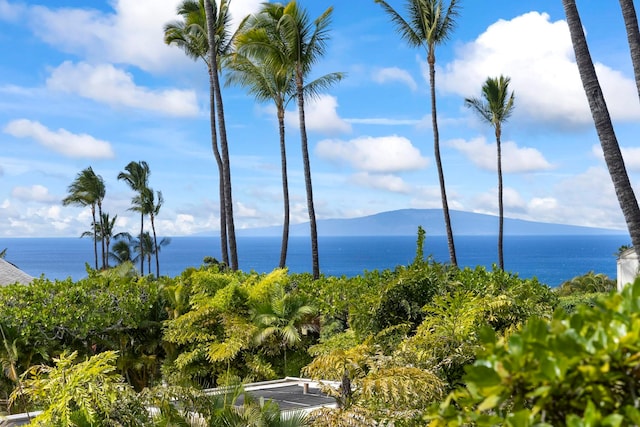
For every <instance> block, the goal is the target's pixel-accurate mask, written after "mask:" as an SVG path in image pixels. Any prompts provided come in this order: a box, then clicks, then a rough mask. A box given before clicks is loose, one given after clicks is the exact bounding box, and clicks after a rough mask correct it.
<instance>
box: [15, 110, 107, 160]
mask: <svg viewBox="0 0 640 427" xmlns="http://www.w3.org/2000/svg"><path fill="white" fill-rule="evenodd" d="M4 132H5V133H7V134H9V135H12V136H14V137H16V138H31V139H34V140H35V141H36V142H38V143H39V144H40V145H42V146H44V147H47V148H49V149H51V150H53V151H56V152H58V153H60V154H63V155H65V156H67V157H74V158H88V159H104V158H112V157H114V153H113V149H112V148H111V144H109V143H108V142H107V141H102V140H99V139H95V138H94V137H92V136H90V135H87V134H84V133H83V134H73V133H71V132H69V131H68V130H66V129H58V130H57V131H52V130H49V129H48V128H46V127H45V126H43V125H42V124H40V123H39V122H35V121H31V120H27V119H20V120H14V121H11V122H9V124H7V125H6V126H5V128H4Z"/></svg>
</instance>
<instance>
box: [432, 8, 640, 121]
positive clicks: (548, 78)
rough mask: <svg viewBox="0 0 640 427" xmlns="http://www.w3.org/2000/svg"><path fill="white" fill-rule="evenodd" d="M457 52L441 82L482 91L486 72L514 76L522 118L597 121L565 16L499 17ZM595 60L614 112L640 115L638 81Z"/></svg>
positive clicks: (461, 90)
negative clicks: (591, 112)
mask: <svg viewBox="0 0 640 427" xmlns="http://www.w3.org/2000/svg"><path fill="white" fill-rule="evenodd" d="M457 56H458V59H456V60H454V61H453V62H451V63H449V64H447V66H446V69H445V70H443V71H442V72H441V73H440V74H439V78H438V85H439V86H438V87H439V88H441V89H443V90H447V91H450V92H453V93H456V94H460V95H462V96H465V97H470V96H477V94H478V93H479V91H480V88H481V86H482V83H483V82H484V81H485V80H486V78H487V76H498V75H500V74H503V75H507V76H509V77H511V85H510V87H511V88H512V89H513V90H514V92H515V95H516V109H515V113H514V115H515V116H517V117H518V118H521V119H525V120H532V121H535V122H547V123H549V124H551V125H554V126H558V127H568V126H576V125H585V124H591V123H592V122H591V115H590V112H589V108H588V104H587V100H586V96H585V94H584V90H583V88H582V83H581V82H580V77H579V74H578V69H577V66H576V64H575V60H574V53H573V47H572V45H571V40H570V36H569V30H568V27H567V24H566V22H565V21H556V22H550V20H549V15H547V14H545V13H538V12H530V13H527V14H524V15H521V16H518V17H516V18H514V19H512V20H510V21H506V20H499V21H498V22H496V23H494V24H493V25H491V26H489V28H487V30H486V31H485V32H484V33H483V34H481V35H480V36H479V37H478V38H477V39H476V40H475V41H473V42H471V43H468V44H467V45H465V46H464V47H463V48H462V49H460V50H459V51H458V53H457ZM595 66H596V70H597V72H598V76H599V80H600V84H601V85H602V87H603V91H604V94H605V97H606V99H607V101H608V107H609V110H610V112H611V115H612V117H613V118H614V119H621V120H630V119H638V118H640V105H638V99H637V93H636V90H635V84H634V82H633V81H632V80H630V79H627V78H625V77H624V76H623V75H622V74H621V73H619V72H618V71H615V70H612V69H610V68H608V67H607V66H605V65H603V64H598V63H596V64H595ZM550 94H553V96H550Z"/></svg>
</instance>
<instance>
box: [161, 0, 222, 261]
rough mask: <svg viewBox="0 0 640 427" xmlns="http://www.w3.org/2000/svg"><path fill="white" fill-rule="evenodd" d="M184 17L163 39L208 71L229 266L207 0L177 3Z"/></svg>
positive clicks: (168, 27)
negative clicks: (205, 2) (206, 9)
mask: <svg viewBox="0 0 640 427" xmlns="http://www.w3.org/2000/svg"><path fill="white" fill-rule="evenodd" d="M178 15H180V16H181V17H182V20H177V21H173V22H170V23H168V24H166V25H165V27H164V42H165V43H166V44H168V45H174V46H178V47H179V48H180V49H182V50H183V51H184V52H185V54H186V55H187V56H188V57H190V58H192V59H193V60H202V61H203V62H204V63H205V64H206V65H207V72H208V74H209V114H210V126H211V147H212V149H213V155H214V157H215V159H216V164H217V166H218V187H219V188H218V196H219V199H220V252H221V255H222V261H223V262H224V263H225V264H226V265H229V247H228V242H227V213H226V208H225V173H224V164H223V162H222V156H221V154H220V149H219V147H218V135H217V125H216V106H215V96H214V81H213V75H214V72H213V68H212V67H211V64H210V63H209V41H208V38H207V18H206V13H205V8H204V0H184V1H183V2H182V3H181V4H180V5H179V6H178Z"/></svg>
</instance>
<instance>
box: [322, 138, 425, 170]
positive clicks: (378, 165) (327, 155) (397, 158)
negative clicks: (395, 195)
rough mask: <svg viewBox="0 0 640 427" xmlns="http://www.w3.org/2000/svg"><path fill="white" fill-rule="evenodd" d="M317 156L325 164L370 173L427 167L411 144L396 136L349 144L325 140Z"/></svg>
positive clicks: (360, 140)
mask: <svg viewBox="0 0 640 427" xmlns="http://www.w3.org/2000/svg"><path fill="white" fill-rule="evenodd" d="M315 152H316V154H317V155H318V156H319V157H321V158H323V159H325V160H330V161H337V162H342V163H348V164H350V165H351V166H352V167H353V168H355V169H357V170H361V171H369V172H401V171H409V170H418V169H423V168H425V167H426V166H427V164H428V160H427V159H426V158H425V157H422V155H421V154H420V150H418V149H417V148H416V147H414V146H413V145H412V144H411V141H409V140H408V139H407V138H404V137H401V136H397V135H392V136H385V137H377V138H374V137H370V136H364V137H360V138H356V139H352V140H350V141H341V140H332V139H325V140H323V141H320V142H319V143H318V145H317V146H316V151H315Z"/></svg>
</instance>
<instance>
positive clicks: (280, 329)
mask: <svg viewBox="0 0 640 427" xmlns="http://www.w3.org/2000/svg"><path fill="white" fill-rule="evenodd" d="M423 243H424V242H423V241H420V240H419V241H418V250H417V253H416V258H415V260H414V261H413V262H412V263H411V264H409V265H407V266H398V267H397V268H395V269H394V270H384V271H369V272H364V273H363V274H362V275H360V276H356V277H321V278H320V279H319V280H313V277H312V275H310V274H289V273H288V272H287V271H286V270H284V269H276V270H274V271H273V272H271V273H268V274H258V273H255V272H252V273H243V272H239V271H237V272H231V271H226V270H223V269H221V266H219V265H217V264H205V265H203V266H202V267H200V268H198V269H195V268H189V269H187V270H185V271H184V272H183V273H182V274H181V275H180V276H177V277H175V278H166V277H164V278H160V279H156V278H153V277H152V276H149V277H144V278H140V277H138V276H136V274H135V270H133V269H132V268H131V266H129V268H127V267H126V266H124V267H118V268H115V269H112V270H108V271H104V272H95V271H93V270H90V269H89V270H88V273H89V275H88V277H87V278H86V279H83V280H80V281H78V282H73V281H71V280H65V281H54V282H52V281H49V280H46V279H43V278H42V279H38V280H36V281H34V282H33V283H32V284H31V285H28V286H24V285H12V286H8V287H4V288H0V305H2V306H3V307H4V308H5V309H4V310H3V311H2V312H0V330H1V331H2V340H3V346H2V347H1V348H0V357H1V358H2V364H3V368H4V372H5V376H4V377H3V379H2V385H1V387H2V388H1V390H2V393H3V394H4V397H5V398H7V399H8V398H9V396H10V395H11V394H12V392H13V397H12V404H13V406H12V407H11V408H10V410H11V411H12V412H19V411H21V410H24V409H27V408H29V409H31V410H33V409H36V408H41V409H44V410H45V414H48V415H47V416H50V417H53V418H51V419H52V420H53V419H54V418H55V417H58V416H61V415H60V414H63V415H64V416H73V417H76V418H77V417H79V418H78V419H83V420H85V421H86V420H93V419H98V418H101V417H102V418H104V417H110V419H111V418H113V419H115V418H114V417H116V416H118V417H128V416H132V417H135V416H136V415H135V414H137V413H138V412H137V411H138V409H139V405H140V404H144V405H147V406H148V405H154V406H159V407H165V409H166V411H165V414H164V415H163V416H166V417H171V416H175V417H178V418H179V417H180V416H181V415H180V414H173V415H172V412H171V407H172V406H171V405H168V406H163V405H166V402H168V401H169V400H168V399H169V398H168V397H166V396H167V393H169V394H172V393H173V394H175V395H176V396H178V398H179V399H181V400H184V401H185V404H187V402H191V403H189V405H192V406H193V410H194V411H196V412H198V413H204V412H203V411H205V409H202V406H201V405H203V404H202V399H205V398H204V397H203V396H201V395H198V392H197V390H201V389H202V388H203V387H213V386H221V385H233V384H239V383H242V382H251V381H259V380H266V379H274V378H280V377H283V376H287V375H289V376H308V377H310V378H313V379H317V380H321V381H325V382H326V381H331V384H333V385H332V386H331V387H328V386H327V389H326V391H327V392H328V393H330V394H332V395H333V396H334V397H335V398H336V400H337V402H338V404H339V409H333V410H328V409H325V410H323V411H321V412H320V413H318V414H315V415H313V416H312V417H311V418H309V419H307V420H306V421H305V422H309V423H312V424H313V425H315V426H328V425H332V426H333V425H376V424H377V425H389V424H391V423H393V424H394V425H422V424H424V422H425V417H427V418H429V417H431V419H432V422H434V423H436V424H438V423H452V424H453V425H456V423H466V422H479V420H483V419H485V418H486V417H488V416H489V415H487V414H490V419H491V420H492V421H491V422H494V421H496V420H497V418H495V417H500V416H503V417H504V419H505V420H511V417H513V416H515V415H513V414H515V412H514V413H513V414H512V413H511V412H509V411H510V410H511V409H512V408H519V409H518V411H520V410H527V411H529V412H527V414H528V415H527V417H529V418H527V419H531V420H538V421H544V422H549V420H555V421H557V420H560V419H562V420H565V419H568V418H567V417H568V416H569V415H570V414H573V415H575V416H580V417H582V416H583V415H584V414H585V413H587V412H588V411H591V412H589V413H590V414H591V413H594V412H593V411H596V412H595V413H598V414H602V416H603V417H605V416H608V414H609V413H612V411H613V412H615V413H616V414H619V415H621V416H623V417H629V416H630V415H629V413H630V409H624V410H623V409H622V408H623V407H624V406H625V405H630V404H631V403H630V400H629V399H632V398H630V397H629V396H630V395H629V394H628V387H629V383H628V381H630V380H631V379H626V380H625V379H624V378H623V376H622V374H621V372H623V371H622V369H623V368H624V369H627V371H624V372H626V374H628V375H631V374H633V372H635V371H633V369H635V365H634V364H633V363H635V362H633V360H635V359H633V354H635V353H633V348H631V347H632V346H631V344H629V346H631V347H629V346H628V348H624V349H623V348H619V347H617V346H619V345H621V343H622V342H624V341H625V340H626V339H627V337H626V335H625V336H624V337H623V336H622V335H620V334H623V333H624V334H628V333H632V334H633V333H635V332H633V330H634V329H633V328H635V326H634V322H637V321H636V320H635V317H636V315H635V314H634V313H633V309H634V307H635V306H634V305H633V304H638V303H639V302H638V301H636V302H635V303H633V302H629V301H633V298H637V294H640V285H638V288H637V289H635V288H634V289H635V290H633V291H631V290H629V291H626V292H627V293H625V294H624V295H623V296H620V295H617V294H613V295H612V296H611V297H609V299H608V300H605V301H601V297H602V295H605V294H603V293H587V292H588V291H592V290H593V289H592V287H591V286H586V287H579V286H573V287H572V288H568V287H565V288H559V289H556V290H553V289H550V288H549V287H548V286H546V285H543V284H541V283H539V282H538V281H537V280H535V279H521V278H519V277H518V276H517V275H514V274H511V273H508V272H504V271H502V270H499V269H497V268H494V269H492V270H487V269H486V268H483V267H477V268H475V269H470V268H466V269H458V268H455V267H452V266H450V265H447V264H440V263H437V262H434V261H433V260H432V259H431V258H430V257H426V258H424V257H423V255H422V251H423V248H422V246H421V245H422V244H423ZM585 277H587V279H588V278H589V277H590V273H587V274H586V275H585ZM573 281H574V282H575V283H579V282H581V280H580V279H579V278H576V279H574V280H573ZM585 281H586V282H589V281H588V280H585ZM589 283H591V282H589ZM585 301H586V302H588V303H589V304H590V305H589V304H587V305H584V304H583V302H585ZM589 307H591V308H589ZM554 311H555V314H554ZM567 311H570V312H573V314H571V315H569V314H565V313H566V312H567ZM638 323H639V324H640V322H638ZM611 328H613V330H612V329H611ZM587 332H588V333H589V334H591V335H590V336H589V337H587V338H584V337H582V335H581V334H584V333H587ZM614 333H617V334H618V335H617V336H614V335H612V334H614ZM558 334H560V335H558ZM581 337H582V338H581ZM612 339H613V341H612ZM629 339H631V338H629ZM572 340H573V341H572ZM616 340H617V344H614V341H616ZM574 341H575V342H574ZM633 345H635V344H633ZM580 346H582V347H580ZM612 351H613V353H612ZM587 353H588V354H587ZM587 356H588V357H587ZM565 359H567V360H565ZM542 361H549V362H544V363H542ZM580 361H582V362H580ZM584 361H588V363H587V364H585V362H584ZM605 361H608V362H606V363H605ZM549 363H551V364H552V366H551V367H549V366H547V365H548V364H549ZM553 363H557V364H559V365H558V366H555V365H553ZM607 363H608V364H607ZM576 364H577V365H576ZM614 364H617V365H615V366H614ZM592 365H593V366H595V368H593V369H592V368H590V367H589V366H592ZM61 366H62V367H63V368H64V370H63V371H61V370H60V369H61ZM605 368H606V369H605ZM549 369H551V370H552V371H553V372H556V373H557V378H555V379H554V380H553V381H556V382H549V381H551V380H549V379H548V378H547V377H545V375H551V374H550V372H551V371H548V370H549ZM616 369H617V370H618V371H616ZM629 369H631V371H629ZM488 370H494V371H495V372H496V373H495V374H490V375H489V374H487V372H489V371H488ZM505 370H508V371H505ZM76 371H77V372H78V375H80V376H79V377H78V378H81V380H82V381H88V382H89V383H91V382H93V383H94V385H93V387H96V390H102V393H103V394H102V395H100V396H101V397H100V399H94V400H92V396H90V395H89V396H85V395H84V394H82V393H80V394H77V393H76V394H74V392H72V391H68V392H65V394H64V395H65V396H66V398H68V399H71V400H67V401H64V400H60V399H55V400H50V401H48V400H46V399H44V398H43V397H45V396H46V394H42V390H43V388H45V387H47V388H49V389H51V387H54V386H55V387H61V386H62V385H60V384H59V383H56V382H55V378H56V375H59V374H60V373H61V372H64V375H66V376H67V377H69V375H71V374H72V372H76ZM538 371H539V372H538ZM574 371H575V372H578V373H575V374H574V373H573V372H574ZM632 371H633V372H632ZM505 372H506V373H505ZM74 375H75V374H74ZM92 375H94V376H92ZM487 375H488V376H487ZM554 375H556V374H554ZM634 375H635V374H634ZM529 376H531V378H529ZM69 378H70V377H69ZM107 379H109V381H107ZM498 379H500V382H499V383H498V382H496V381H498ZM516 379H517V381H516ZM78 381H80V380H78ZM483 381H484V382H483ZM491 381H494V382H491ZM505 381H506V383H504V384H503V382H505ZM513 381H515V382H513ZM616 381H621V382H619V387H618V386H615V387H610V389H607V390H604V388H603V387H605V386H604V385H605V384H606V385H607V387H608V385H610V384H614V385H615V384H618V382H616ZM625 381H627V382H625ZM583 382H584V384H582V383H583ZM592 383H593V384H592ZM596 383H598V384H600V385H599V386H597V387H596V385H595V384H596ZM56 384H57V385H56ZM72 384H73V383H66V386H67V387H72ZM76 384H79V383H78V382H76ZM110 384H113V385H110ZM327 384H328V383H327ZM83 387H85V386H83ZM109 387H111V388H109ZM167 387H168V388H167ZM581 387H586V388H584V390H582V388H581ZM598 387H600V388H602V390H600V389H598ZM85 388H86V387H85ZM109 390H111V391H109ZM113 390H120V391H118V394H120V395H121V396H122V398H121V399H118V400H117V401H114V400H109V399H110V398H109V395H110V394H111V395H112V394H114V393H115V392H114V391H113ZM572 390H573V391H572ZM576 390H582V391H576ZM487 393H492V394H490V395H489V394H487ZM571 393H574V394H575V393H578V395H577V396H574V395H573V394H571ZM588 393H598V394H597V396H598V398H602V399H604V401H606V402H609V403H606V405H605V403H601V404H600V406H597V405H596V407H595V409H593V408H591V406H590V405H591V404H590V403H589V399H591V398H590V397H589V396H588ZM447 396H448V397H447ZM569 396H571V399H569ZM594 396H595V395H594ZM542 397H544V399H546V400H544V402H543V400H537V399H542ZM105 399H106V400H105ZM154 399H155V400H154ZM199 399H200V400H199ZM563 399H564V400H563ZM205 400H206V399H205ZM249 400H250V399H249ZM592 400H593V401H594V402H595V401H596V400H597V399H595V398H594V399H592ZM78 401H80V403H81V404H78V403H77V402H78ZM233 401H234V400H233V399H230V400H228V401H226V403H225V404H223V405H222V407H225V405H226V406H227V407H228V406H229V402H233ZM441 401H443V402H444V403H442V405H441V406H439V409H435V410H434V409H431V412H429V411H430V409H429V408H432V407H433V405H434V404H437V403H438V402H441ZM573 401H575V402H576V404H575V405H573V406H571V407H572V408H574V410H572V411H573V412H571V411H569V410H568V409H567V408H566V407H565V406H564V405H565V403H563V402H566V405H569V402H573ZM65 402H66V403H65ZM163 402H164V403H163ZM540 402H543V403H540ZM543 404H544V405H546V406H544V409H540V410H538V409H536V408H537V406H535V405H543ZM82 405H84V406H85V407H86V408H84V409H83V406H82ZM114 405H115V406H114ZM136 405H138V406H136ZM256 405H257V406H254V407H253V408H254V409H255V411H257V412H256V413H257V414H262V415H260V416H267V415H265V413H266V412H268V411H271V412H273V411H275V409H273V407H272V408H271V409H269V408H268V407H266V408H265V407H263V406H261V405H260V404H259V403H256ZM487 405H489V406H487ZM491 405H493V406H491ZM576 405H577V406H576ZM602 405H605V406H602ZM607 405H608V406H607ZM578 407H579V408H578ZM56 408H57V409H56ZM65 408H71V409H70V411H71V412H69V413H67V412H64V411H65V410H66V409H65ZM136 408H138V409H136ZM260 408H262V409H260ZM575 408H578V409H575ZM174 409H175V408H174ZM252 410H253V409H252ZM514 410H515V409H514ZM61 411H62V412H61ZM221 411H222V409H221ZM261 411H266V412H264V413H263V412H261ZM616 411H617V412H616ZM222 412H224V411H222ZM222 412H220V413H222ZM274 413H275V412H274ZM65 414H66V415H65ZM100 414H102V415H100ZM518 414H520V412H518ZM207 416H210V417H216V416H217V415H214V414H212V413H210V414H209V415H207ZM229 416H231V415H229ZM233 416H234V417H235V416H236V415H233ZM518 416H520V415H518ZM598 416H600V415H598ZM95 417H97V418H95ZM491 417H493V418H491ZM536 417H538V418H539V419H538V418H536ZM554 417H555V418H554ZM55 419H58V418H55ZM488 419H489V418H488ZM545 420H546V421H545ZM147 421H148V422H152V421H149V420H147ZM147 421H145V422H147ZM505 422H506V421H505ZM508 422H511V421H508ZM558 422H559V421H558ZM562 422H565V421H562ZM358 423H360V424H358ZM62 424H64V422H62ZM561 424H562V423H561ZM104 425H109V424H104ZM140 425H146V424H144V423H142V424H140ZM149 425H152V424H149ZM522 425H528V424H522ZM556 425H557V424H556Z"/></svg>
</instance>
